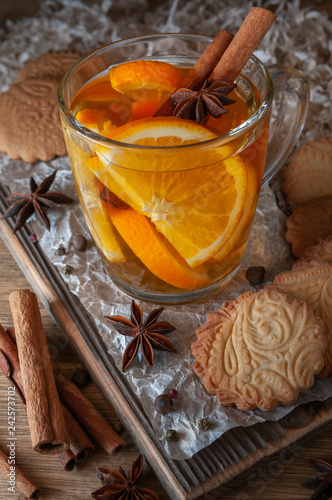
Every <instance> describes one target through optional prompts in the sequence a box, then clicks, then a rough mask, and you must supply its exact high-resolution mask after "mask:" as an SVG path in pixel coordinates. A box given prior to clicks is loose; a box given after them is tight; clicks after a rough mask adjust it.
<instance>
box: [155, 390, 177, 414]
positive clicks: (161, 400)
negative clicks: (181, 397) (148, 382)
mask: <svg viewBox="0 0 332 500" xmlns="http://www.w3.org/2000/svg"><path fill="white" fill-rule="evenodd" d="M172 406H173V400H172V398H171V397H170V396H169V395H168V394H161V395H160V396H158V397H157V398H156V399H155V401H154V407H155V410H156V411H157V412H158V413H161V415H166V414H167V413H169V412H170V411H172Z"/></svg>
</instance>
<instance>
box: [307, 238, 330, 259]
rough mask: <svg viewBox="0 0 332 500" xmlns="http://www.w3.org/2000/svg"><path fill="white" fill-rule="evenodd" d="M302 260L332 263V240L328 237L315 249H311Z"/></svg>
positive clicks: (308, 249)
mask: <svg viewBox="0 0 332 500" xmlns="http://www.w3.org/2000/svg"><path fill="white" fill-rule="evenodd" d="M301 259H306V260H309V259H315V260H323V261H325V262H330V263H332V238H331V236H328V237H327V238H325V239H324V240H322V241H321V242H319V243H318V244H317V245H315V246H314V247H309V248H307V249H306V251H305V252H304V254H303V257H302V258H301Z"/></svg>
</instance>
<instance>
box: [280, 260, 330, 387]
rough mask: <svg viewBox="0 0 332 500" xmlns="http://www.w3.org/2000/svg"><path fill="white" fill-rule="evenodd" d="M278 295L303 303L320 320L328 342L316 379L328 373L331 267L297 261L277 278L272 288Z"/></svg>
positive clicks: (326, 264) (316, 261)
mask: <svg viewBox="0 0 332 500" xmlns="http://www.w3.org/2000/svg"><path fill="white" fill-rule="evenodd" d="M271 286H274V287H275V288H276V289H277V290H279V291H280V292H285V293H289V294H291V295H293V296H294V297H296V298H297V299H299V300H304V301H305V302H307V303H308V304H310V305H311V306H312V307H313V311H314V313H315V314H316V315H317V316H319V317H320V318H322V320H323V322H324V325H325V328H326V330H325V331H326V334H327V339H328V346H327V350H326V355H325V367H324V369H323V371H322V372H320V373H319V374H318V378H326V377H327V376H328V375H329V374H330V373H332V263H329V262H324V261H320V260H314V259H313V260H310V261H305V260H303V261H301V260H299V261H297V262H295V264H294V266H293V269H292V270H291V271H284V272H282V273H279V274H277V276H276V277H275V279H274V281H273V284H272V285H271Z"/></svg>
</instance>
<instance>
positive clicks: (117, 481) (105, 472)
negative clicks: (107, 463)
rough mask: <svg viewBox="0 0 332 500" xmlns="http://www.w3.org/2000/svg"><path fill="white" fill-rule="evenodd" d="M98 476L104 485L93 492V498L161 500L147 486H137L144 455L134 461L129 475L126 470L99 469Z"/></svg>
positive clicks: (141, 471) (106, 499)
mask: <svg viewBox="0 0 332 500" xmlns="http://www.w3.org/2000/svg"><path fill="white" fill-rule="evenodd" d="M97 471H98V477H99V478H100V479H101V480H102V482H103V485H104V486H102V487H101V488H99V489H98V490H97V491H94V492H93V493H91V495H92V498H96V499H98V500H159V497H158V495H156V494H155V493H154V492H153V491H151V490H148V489H147V488H141V487H140V486H137V483H138V482H139V480H140V479H141V477H142V474H143V457H142V455H139V457H138V458H137V459H136V460H135V462H133V464H132V466H131V468H130V471H129V477H128V476H127V474H126V473H125V472H124V470H123V469H122V468H121V467H119V470H116V469H97Z"/></svg>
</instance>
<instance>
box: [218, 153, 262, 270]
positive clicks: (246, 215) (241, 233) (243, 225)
mask: <svg viewBox="0 0 332 500" xmlns="http://www.w3.org/2000/svg"><path fill="white" fill-rule="evenodd" d="M244 161H245V163H246V165H247V172H248V191H247V197H246V200H245V204H244V209H243V213H242V216H241V218H240V220H239V222H238V224H237V225H236V228H235V229H234V231H233V233H232V235H231V237H230V238H229V240H228V241H227V242H226V243H225V244H224V245H223V246H222V247H221V248H220V250H218V252H216V253H215V254H214V255H213V260H217V261H221V260H222V259H224V258H225V257H227V256H230V254H231V253H232V252H235V251H237V250H238V249H239V248H240V247H241V246H243V245H244V243H245V241H246V237H247V236H248V233H249V229H250V225H251V220H252V218H253V216H254V213H255V208H256V201H257V198H258V194H257V190H258V182H257V173H256V171H255V167H254V166H253V165H252V164H251V163H249V162H248V161H246V160H244Z"/></svg>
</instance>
